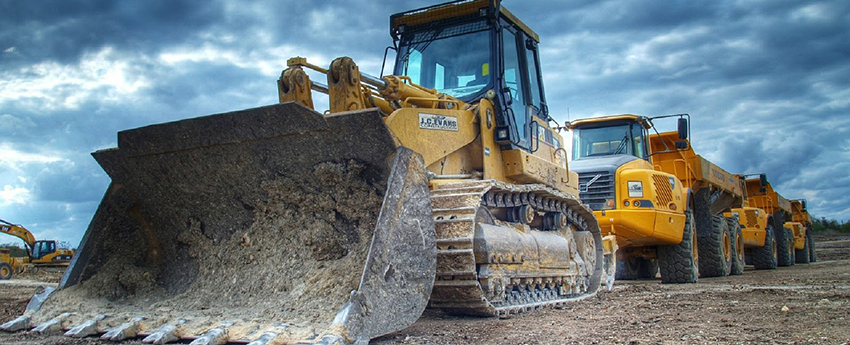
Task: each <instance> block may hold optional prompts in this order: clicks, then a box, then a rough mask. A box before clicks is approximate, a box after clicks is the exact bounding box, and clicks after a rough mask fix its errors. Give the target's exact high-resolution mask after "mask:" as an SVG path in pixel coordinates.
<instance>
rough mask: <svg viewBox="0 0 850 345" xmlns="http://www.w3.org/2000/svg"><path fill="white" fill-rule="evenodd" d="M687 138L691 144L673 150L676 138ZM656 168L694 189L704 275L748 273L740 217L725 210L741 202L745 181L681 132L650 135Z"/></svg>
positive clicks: (698, 238) (700, 260)
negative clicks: (700, 150)
mask: <svg viewBox="0 0 850 345" xmlns="http://www.w3.org/2000/svg"><path fill="white" fill-rule="evenodd" d="M682 140H685V142H686V143H687V148H684V149H679V150H669V149H668V148H670V147H675V143H676V141H682ZM649 144H650V150H651V151H652V152H657V153H656V154H654V155H653V156H652V163H653V164H654V166H655V170H659V171H664V172H667V173H670V174H673V175H674V176H676V178H678V179H679V180H680V181H682V184H683V185H684V187H685V188H687V189H690V190H691V191H692V192H693V217H694V223H695V224H694V225H695V226H696V232H697V248H698V252H699V273H700V277H720V276H726V275H729V274H734V275H738V274H742V273H744V244H743V238H742V237H743V236H742V235H741V228H740V226H739V225H738V221H737V220H735V219H732V218H727V217H725V216H724V213H728V212H730V211H731V209H732V207H733V206H734V205H736V204H741V202H742V201H743V198H744V190H743V186H742V185H741V181H740V180H739V179H738V178H737V177H736V176H735V175H733V174H730V173H729V172H727V171H726V170H723V169H722V168H720V167H719V166H717V165H715V164H713V163H711V162H710V161H708V160H707V159H705V158H703V157H702V156H700V155H698V154H696V153H695V152H694V150H693V148H692V147H691V145H690V142H689V141H687V139H680V138H679V137H678V133H677V132H663V133H658V134H654V135H651V136H650V137H649Z"/></svg>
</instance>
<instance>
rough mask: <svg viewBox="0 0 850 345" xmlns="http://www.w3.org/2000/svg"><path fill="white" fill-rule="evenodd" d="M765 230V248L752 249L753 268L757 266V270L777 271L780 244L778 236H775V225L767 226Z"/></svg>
mask: <svg viewBox="0 0 850 345" xmlns="http://www.w3.org/2000/svg"><path fill="white" fill-rule="evenodd" d="M764 230H765V235H764V246H763V247H760V248H753V249H751V250H750V258H751V259H752V262H753V266H755V268H756V269H757V270H772V269H776V266H777V253H776V252H777V251H778V249H779V244H778V243H776V236H774V231H773V225H772V224H767V228H766V229H764Z"/></svg>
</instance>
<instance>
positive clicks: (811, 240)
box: [806, 227, 818, 262]
mask: <svg viewBox="0 0 850 345" xmlns="http://www.w3.org/2000/svg"><path fill="white" fill-rule="evenodd" d="M811 230H812V227H807V228H806V241H807V242H808V243H809V262H817V261H818V256H817V254H815V238H814V236H812V231H811Z"/></svg>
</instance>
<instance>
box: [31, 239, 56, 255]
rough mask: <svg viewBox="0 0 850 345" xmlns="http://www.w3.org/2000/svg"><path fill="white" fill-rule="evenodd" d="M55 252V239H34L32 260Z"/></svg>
mask: <svg viewBox="0 0 850 345" xmlns="http://www.w3.org/2000/svg"><path fill="white" fill-rule="evenodd" d="M55 252H56V241H52V240H44V241H35V243H33V245H32V255H31V259H32V260H38V259H41V258H43V257H44V256H46V255H49V254H53V253H55Z"/></svg>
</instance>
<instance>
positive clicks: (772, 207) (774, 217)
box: [745, 174, 795, 266]
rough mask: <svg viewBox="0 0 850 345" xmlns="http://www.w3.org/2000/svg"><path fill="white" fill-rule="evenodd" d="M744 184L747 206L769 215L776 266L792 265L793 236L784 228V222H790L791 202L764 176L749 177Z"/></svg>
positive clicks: (793, 261)
mask: <svg viewBox="0 0 850 345" xmlns="http://www.w3.org/2000/svg"><path fill="white" fill-rule="evenodd" d="M747 176H752V175H747ZM745 182H746V188H747V197H748V201H749V202H748V204H749V206H752V207H756V208H759V209H762V210H764V211H765V212H766V213H767V214H768V215H769V222H770V226H771V227H772V228H773V232H774V233H773V235H774V239H775V241H776V248H777V250H776V259H777V265H778V266H791V265H794V263H795V260H794V234H793V233H792V231H791V230H789V229H787V228H785V222H786V221H789V220H791V202H790V201H788V199H785V198H784V197H783V196H782V195H780V194H779V193H777V192H776V191H775V190H774V189H773V186H771V185H770V182H767V178H766V175H765V174H760V175H758V177H749V178H747V179H746V181H745Z"/></svg>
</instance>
